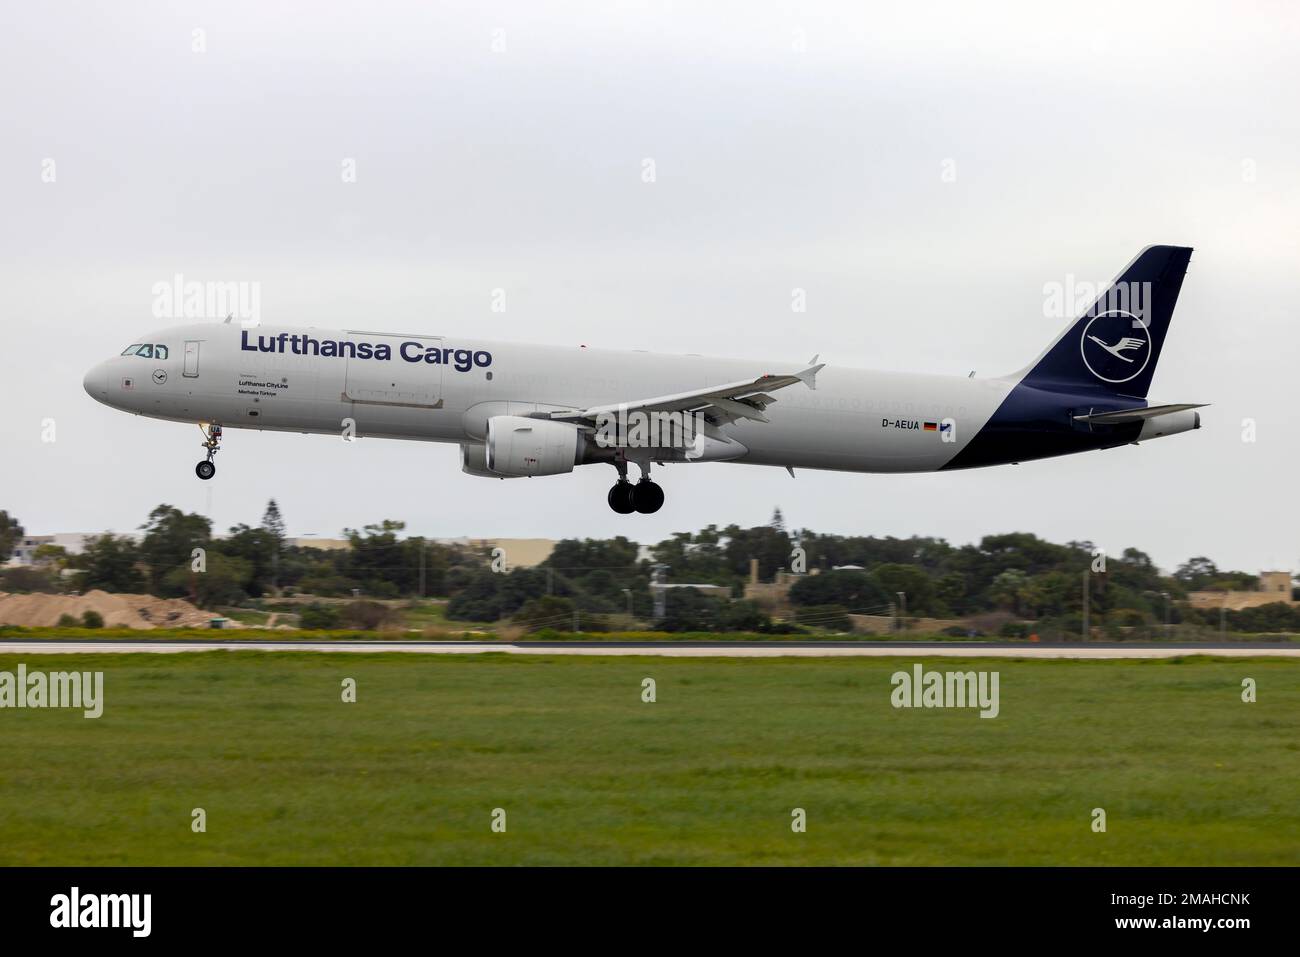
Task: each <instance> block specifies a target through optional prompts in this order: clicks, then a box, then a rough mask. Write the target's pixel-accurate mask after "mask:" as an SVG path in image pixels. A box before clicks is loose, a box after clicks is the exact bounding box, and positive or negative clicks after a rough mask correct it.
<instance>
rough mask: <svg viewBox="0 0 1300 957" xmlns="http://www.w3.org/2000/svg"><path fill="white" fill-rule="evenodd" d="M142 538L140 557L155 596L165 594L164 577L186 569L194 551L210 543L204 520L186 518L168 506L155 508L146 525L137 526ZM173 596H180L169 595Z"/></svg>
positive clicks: (209, 524) (192, 515)
mask: <svg viewBox="0 0 1300 957" xmlns="http://www.w3.org/2000/svg"><path fill="white" fill-rule="evenodd" d="M140 527H141V528H142V529H143V530H144V538H143V539H142V540H141V542H140V557H141V558H142V559H143V560H144V562H145V564H146V565H147V566H148V570H149V581H150V585H151V588H152V590H153V591H154V592H155V593H156V594H165V593H166V592H165V591H164V589H165V588H166V587H167V585H166V584H165V583H166V582H168V581H173V582H174V581H175V579H174V578H173V579H168V574H169V573H170V572H171V571H173V570H174V569H176V568H178V567H184V568H185V569H186V570H188V569H189V567H190V563H191V561H192V560H193V552H194V549H195V548H204V549H206V548H208V546H209V545H210V544H211V542H212V522H211V520H209V519H208V518H207V516H204V515H199V514H197V513H190V514H186V513H185V512H182V511H181V510H180V509H179V508H175V507H174V506H171V505H159V506H158V507H157V508H155V509H154V510H153V511H152V512H150V513H149V521H148V522H146V523H145V524H144V525H142V526H140ZM173 594H184V590H182V591H180V592H176V591H173Z"/></svg>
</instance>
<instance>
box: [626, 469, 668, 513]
mask: <svg viewBox="0 0 1300 957" xmlns="http://www.w3.org/2000/svg"><path fill="white" fill-rule="evenodd" d="M663 504H664V490H663V489H662V488H660V487H659V486H658V485H656V484H655V483H654V482H652V481H650V480H649V479H646V478H643V479H642V480H641V481H639V482H637V483H636V485H634V486H633V487H632V505H633V507H634V508H635V509H636V510H637V511H638V512H640V513H641V514H642V515H649V514H650V513H651V512H657V511H659V508H660V506H661V505H663Z"/></svg>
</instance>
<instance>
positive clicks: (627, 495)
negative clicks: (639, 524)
mask: <svg viewBox="0 0 1300 957" xmlns="http://www.w3.org/2000/svg"><path fill="white" fill-rule="evenodd" d="M614 466H615V468H617V469H618V481H617V482H615V483H614V487H613V488H611V489H610V490H609V495H608V496H606V501H607V502H609V507H610V508H612V509H613V510H614V511H616V512H618V514H620V515H630V514H632V513H633V512H640V513H641V514H643V515H649V514H650V513H651V512H657V511H659V508H660V506H662V505H663V504H664V490H663V489H662V488H660V487H659V486H658V485H656V484H655V483H654V482H652V481H650V464H649V463H648V462H647V463H645V464H644V465H641V481H639V482H637V483H636V484H635V485H633V484H632V483H631V482H629V481H628V480H627V462H622V461H620V462H615V463H614Z"/></svg>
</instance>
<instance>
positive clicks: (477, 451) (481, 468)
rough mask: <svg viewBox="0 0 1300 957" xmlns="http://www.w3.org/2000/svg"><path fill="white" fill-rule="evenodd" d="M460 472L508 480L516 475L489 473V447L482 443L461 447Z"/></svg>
mask: <svg viewBox="0 0 1300 957" xmlns="http://www.w3.org/2000/svg"><path fill="white" fill-rule="evenodd" d="M460 470H461V471H462V472H464V473H465V474H466V475H477V476H478V477H479V478H494V479H508V478H516V476H514V475H497V473H496V472H489V471H488V467H487V446H486V445H484V444H483V443H481V442H466V443H464V444H462V445H461V447H460Z"/></svg>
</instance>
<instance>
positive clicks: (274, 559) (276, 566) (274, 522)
mask: <svg viewBox="0 0 1300 957" xmlns="http://www.w3.org/2000/svg"><path fill="white" fill-rule="evenodd" d="M262 531H263V532H265V533H266V538H267V544H268V546H269V548H270V551H271V588H272V589H273V590H278V589H279V587H280V554H281V553H282V552H283V551H284V540H285V531H284V518H283V517H282V516H281V515H280V506H279V505H277V504H276V503H275V499H271V501H269V502H267V503H266V511H265V512H263V513H262Z"/></svg>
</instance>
